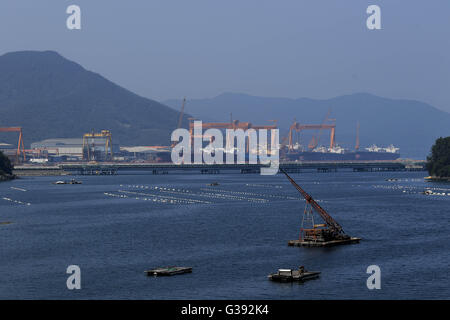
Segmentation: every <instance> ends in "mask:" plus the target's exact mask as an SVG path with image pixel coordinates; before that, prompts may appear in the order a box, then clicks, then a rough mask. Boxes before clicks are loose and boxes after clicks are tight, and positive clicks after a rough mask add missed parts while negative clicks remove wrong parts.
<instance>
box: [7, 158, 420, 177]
mask: <svg viewBox="0 0 450 320" xmlns="http://www.w3.org/2000/svg"><path fill="white" fill-rule="evenodd" d="M263 167H267V165H261V164H248V163H244V164H213V165H208V164H195V163H193V164H173V163H120V162H98V163H60V164H56V165H53V166H42V165H40V166H36V165H22V166H16V167H15V170H14V173H15V174H20V175H33V173H34V172H36V173H40V174H42V175H45V173H47V172H48V173H49V174H51V173H52V171H53V172H54V173H55V174H60V173H61V172H64V173H66V174H68V173H72V174H80V175H114V174H118V173H120V172H129V171H139V172H150V173H153V174H168V173H169V172H172V171H176V172H187V173H192V172H198V173H203V174H218V173H241V174H259V173H260V172H261V168H263ZM280 169H283V170H285V171H286V172H288V173H301V172H306V171H316V172H324V173H332V172H337V171H341V170H342V171H354V172H367V171H369V172H372V171H373V172H384V171H386V172H390V171H419V170H423V171H425V161H417V162H414V163H410V162H406V161H337V162H322V161H309V162H307V161H300V162H282V163H280Z"/></svg>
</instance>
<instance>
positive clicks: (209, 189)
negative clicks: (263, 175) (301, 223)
mask: <svg viewBox="0 0 450 320" xmlns="http://www.w3.org/2000/svg"><path fill="white" fill-rule="evenodd" d="M200 190H203V191H219V192H224V193H231V194H242V195H245V196H255V197H263V198H266V197H269V198H278V199H284V200H298V197H297V198H296V197H289V196H282V195H277V194H261V193H253V192H245V191H231V190H223V189H212V188H201V189H200Z"/></svg>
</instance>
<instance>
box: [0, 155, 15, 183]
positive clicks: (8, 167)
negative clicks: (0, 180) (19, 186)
mask: <svg viewBox="0 0 450 320" xmlns="http://www.w3.org/2000/svg"><path fill="white" fill-rule="evenodd" d="M12 169H13V165H12V164H11V161H9V159H8V157H7V156H5V155H4V154H3V152H1V151H0V177H5V176H10V175H12Z"/></svg>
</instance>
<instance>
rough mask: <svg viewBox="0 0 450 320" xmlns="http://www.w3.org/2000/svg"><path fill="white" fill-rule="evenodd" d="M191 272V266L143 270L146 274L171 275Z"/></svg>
mask: <svg viewBox="0 0 450 320" xmlns="http://www.w3.org/2000/svg"><path fill="white" fill-rule="evenodd" d="M191 272H192V268H191V267H165V268H157V269H152V270H147V271H145V273H146V274H147V275H148V276H173V275H176V274H183V273H191Z"/></svg>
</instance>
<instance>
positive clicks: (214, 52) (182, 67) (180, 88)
mask: <svg viewBox="0 0 450 320" xmlns="http://www.w3.org/2000/svg"><path fill="white" fill-rule="evenodd" d="M71 4H76V5H79V6H80V7H81V10H82V30H72V31H70V30H68V29H67V28H66V19H67V17H68V15H67V14H66V8H67V7H68V6H69V5H71ZM371 4H376V5H379V6H380V7H381V13H382V30H372V31H371V30H368V29H367V27H366V18H367V16H368V15H367V14H366V8H367V7H368V5H371ZM449 17H450V1H448V0H433V1H425V0H422V1H417V0H408V1H404V0H370V1H366V0H128V1H118V0H69V1H67V0H1V1H0V54H3V53H6V52H9V51H17V50H55V51H58V52H60V53H61V54H62V55H63V56H65V57H67V58H69V59H71V60H74V61H76V62H78V63H80V64H81V65H83V66H84V67H85V68H87V69H89V70H92V71H95V72H98V73H100V74H102V75H104V76H105V77H107V78H109V79H110V80H112V81H114V82H116V83H118V84H120V85H122V86H124V87H126V88H127V89H130V90H132V91H134V92H136V93H138V94H141V95H143V96H146V97H149V98H153V99H156V100H164V99H168V98H180V97H182V96H187V97H188V98H203V97H212V96H215V95H217V94H220V93H222V92H225V91H233V92H243V93H249V94H253V95H262V96H283V97H312V98H329V97H333V96H337V95H341V94H347V93H353V92H361V91H363V92H370V93H374V94H378V95H382V96H386V97H394V98H408V99H418V100H422V101H425V102H428V103H431V104H433V105H434V106H436V107H438V108H440V109H443V110H446V111H450V90H449V85H450V52H449V51H450V50H449V49H450V37H449V36H450V32H449V31H450V18H449Z"/></svg>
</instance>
